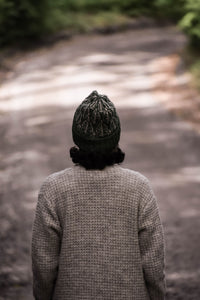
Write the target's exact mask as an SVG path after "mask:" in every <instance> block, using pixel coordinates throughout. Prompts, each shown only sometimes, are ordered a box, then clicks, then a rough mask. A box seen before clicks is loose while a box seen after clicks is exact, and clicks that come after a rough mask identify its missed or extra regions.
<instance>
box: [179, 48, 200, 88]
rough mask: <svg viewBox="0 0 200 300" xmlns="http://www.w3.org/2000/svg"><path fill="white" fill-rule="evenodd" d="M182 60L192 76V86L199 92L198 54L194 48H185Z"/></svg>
mask: <svg viewBox="0 0 200 300" xmlns="http://www.w3.org/2000/svg"><path fill="white" fill-rule="evenodd" d="M182 58H183V60H184V62H185V65H186V68H187V70H188V71H189V72H190V73H191V75H192V82H191V84H192V86H193V87H195V88H196V89H197V90H198V91H199V92H200V54H199V51H197V50H196V49H195V48H192V47H189V46H188V47H186V48H185V50H184V52H183V55H182Z"/></svg>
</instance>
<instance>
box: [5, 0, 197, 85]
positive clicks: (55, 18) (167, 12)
mask: <svg viewBox="0 0 200 300" xmlns="http://www.w3.org/2000/svg"><path fill="white" fill-rule="evenodd" d="M141 16H146V17H151V18H153V19H156V20H158V21H161V22H166V21H167V22H168V21H170V22H172V23H175V24H177V25H178V26H179V28H180V29H181V30H183V31H184V32H185V33H186V35H187V36H188V37H189V39H188V40H189V48H188V49H187V51H186V52H185V57H184V59H185V61H186V64H187V65H188V68H189V69H190V71H191V72H192V74H193V75H194V79H195V80H194V81H195V82H196V83H197V84H196V85H197V87H199V88H200V54H199V52H200V51H199V50H200V17H199V16H200V0H176V1H173V0H153V1H149V0H123V1H122V0H98V1H95V0H40V1H35V0H17V1H16V0H0V47H1V51H2V49H5V47H8V46H13V45H15V46H16V45H17V46H20V47H21V46H22V47H23V46H25V45H27V44H30V43H31V44H32V43H34V42H36V41H39V40H41V39H44V38H45V37H47V36H52V35H55V34H58V33H59V32H65V33H66V32H68V33H70V34H74V33H85V32H90V31H92V30H94V29H96V30H100V31H102V32H103V31H104V30H106V29H108V28H123V27H126V26H127V24H129V23H130V21H131V20H132V19H135V18H138V17H141Z"/></svg>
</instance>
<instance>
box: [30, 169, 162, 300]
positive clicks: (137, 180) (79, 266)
mask: <svg viewBox="0 0 200 300" xmlns="http://www.w3.org/2000/svg"><path fill="white" fill-rule="evenodd" d="M32 267H33V293H34V296H35V299H36V300H52V299H53V300H68V299H69V300H98V299H101V300H111V299H113V300H163V299H164V294H165V279H164V241H163V230H162V225H161V222H160V217H159V210H158V205H157V201H156V198H155V196H154V193H153V191H152V188H151V186H150V184H149V181H148V180H147V178H146V177H144V176H143V175H141V174H140V173H138V172H135V171H132V170H128V169H123V168H121V167H120V166H118V165H114V166H111V167H107V168H105V170H103V171H100V170H90V171H88V170H85V169H84V168H83V167H81V166H74V167H72V168H69V169H65V170H63V171H61V172H58V173H54V174H52V175H50V176H49V177H48V178H47V179H46V180H45V182H44V183H43V185H42V187H41V190H40V192H39V197H38V203H37V208H36V215H35V220H34V225H33V235H32Z"/></svg>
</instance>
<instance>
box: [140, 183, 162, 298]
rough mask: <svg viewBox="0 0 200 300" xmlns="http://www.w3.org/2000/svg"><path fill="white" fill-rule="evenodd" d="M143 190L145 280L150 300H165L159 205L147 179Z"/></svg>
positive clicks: (142, 250) (142, 241) (142, 228)
mask: <svg viewBox="0 0 200 300" xmlns="http://www.w3.org/2000/svg"><path fill="white" fill-rule="evenodd" d="M141 190H142V200H141V208H140V212H139V245H140V252H141V258H142V266H143V273H144V279H145V283H146V287H147V290H148V293H149V296H150V299H151V300H164V299H165V274H164V236H163V228H162V224H161V220H160V216H159V209H158V204H157V201H156V198H155V196H154V193H153V191H152V188H151V186H150V184H149V181H148V180H147V179H145V182H144V184H143V186H142V188H141Z"/></svg>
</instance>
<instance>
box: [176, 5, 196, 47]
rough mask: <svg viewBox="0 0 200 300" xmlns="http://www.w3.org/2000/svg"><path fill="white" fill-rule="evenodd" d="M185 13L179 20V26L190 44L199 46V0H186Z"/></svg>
mask: <svg viewBox="0 0 200 300" xmlns="http://www.w3.org/2000/svg"><path fill="white" fill-rule="evenodd" d="M185 11H186V13H185V15H184V17H183V18H182V19H181V21H180V22H179V25H180V27H181V28H182V29H183V30H184V31H185V33H186V34H187V35H188V36H189V38H190V41H191V44H192V45H193V46H195V47H198V48H199V47H200V0H187V2H186V4H185Z"/></svg>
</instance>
